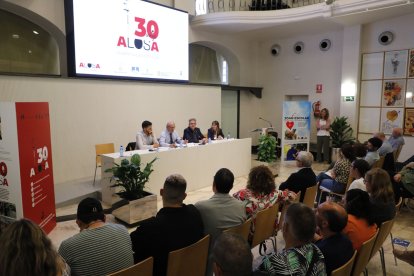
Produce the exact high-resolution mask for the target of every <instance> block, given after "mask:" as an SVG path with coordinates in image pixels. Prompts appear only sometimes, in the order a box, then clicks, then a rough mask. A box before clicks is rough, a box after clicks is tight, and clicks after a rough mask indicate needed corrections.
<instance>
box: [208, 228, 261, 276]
mask: <svg viewBox="0 0 414 276" xmlns="http://www.w3.org/2000/svg"><path fill="white" fill-rule="evenodd" d="M252 263H253V255H252V251H251V249H250V245H249V244H248V243H247V241H246V240H244V239H243V238H242V237H241V236H239V235H236V234H233V233H223V234H221V235H220V236H219V237H218V238H217V239H216V242H215V243H214V247H213V267H214V275H215V276H235V275H237V276H251V275H252Z"/></svg>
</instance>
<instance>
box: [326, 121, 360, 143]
mask: <svg viewBox="0 0 414 276" xmlns="http://www.w3.org/2000/svg"><path fill="white" fill-rule="evenodd" d="M352 133H353V130H352V127H351V126H350V125H349V124H348V117H344V116H342V117H336V118H335V119H334V121H333V122H332V123H331V130H330V134H331V139H332V147H333V148H340V147H342V145H344V144H349V143H353V142H354V140H355V138H354V137H352Z"/></svg>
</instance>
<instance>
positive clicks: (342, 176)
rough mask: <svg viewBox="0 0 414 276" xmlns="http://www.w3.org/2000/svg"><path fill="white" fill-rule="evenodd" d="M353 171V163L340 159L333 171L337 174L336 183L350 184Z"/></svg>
mask: <svg viewBox="0 0 414 276" xmlns="http://www.w3.org/2000/svg"><path fill="white" fill-rule="evenodd" d="M350 169H351V161H349V160H348V159H346V158H342V159H339V160H338V161H336V162H335V165H334V167H333V171H334V173H335V180H336V182H339V183H342V184H345V185H346V184H348V178H349V171H350Z"/></svg>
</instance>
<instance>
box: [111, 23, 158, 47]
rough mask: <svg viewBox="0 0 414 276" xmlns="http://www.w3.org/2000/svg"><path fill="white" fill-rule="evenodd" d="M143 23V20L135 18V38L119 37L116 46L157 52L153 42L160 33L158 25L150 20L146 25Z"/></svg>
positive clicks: (155, 43)
mask: <svg viewBox="0 0 414 276" xmlns="http://www.w3.org/2000/svg"><path fill="white" fill-rule="evenodd" d="M145 21H146V20H145V18H141V17H135V22H137V23H138V24H137V29H136V30H135V32H134V35H135V37H131V38H130V37H124V36H119V38H118V44H117V45H116V46H118V47H126V48H136V49H138V50H141V49H142V50H145V51H156V52H159V49H158V44H157V42H156V41H155V40H156V39H157V37H158V34H159V32H160V30H159V28H158V24H157V22H155V21H154V20H150V21H148V23H145Z"/></svg>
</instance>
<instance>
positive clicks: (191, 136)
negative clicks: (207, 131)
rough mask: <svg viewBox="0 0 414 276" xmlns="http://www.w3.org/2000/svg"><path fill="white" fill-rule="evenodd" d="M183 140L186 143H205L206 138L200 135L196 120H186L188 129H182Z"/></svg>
mask: <svg viewBox="0 0 414 276" xmlns="http://www.w3.org/2000/svg"><path fill="white" fill-rule="evenodd" d="M183 139H184V140H186V141H187V142H188V143H197V144H198V143H200V142H204V143H205V141H206V138H205V137H204V135H203V134H202V133H201V130H200V129H199V128H198V127H197V120H196V119H194V118H191V119H190V120H188V127H187V128H186V129H184V135H183Z"/></svg>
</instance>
